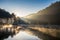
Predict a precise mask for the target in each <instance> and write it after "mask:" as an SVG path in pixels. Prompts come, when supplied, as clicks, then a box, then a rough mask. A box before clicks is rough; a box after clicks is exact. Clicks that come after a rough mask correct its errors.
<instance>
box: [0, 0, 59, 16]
mask: <svg viewBox="0 0 60 40" xmlns="http://www.w3.org/2000/svg"><path fill="white" fill-rule="evenodd" d="M56 1H59V0H0V8H2V9H5V10H6V11H9V12H10V13H15V15H17V16H20V17H24V16H26V15H29V14H31V13H36V12H38V11H39V10H42V9H44V8H46V7H48V6H49V5H51V4H52V3H54V2H56Z"/></svg>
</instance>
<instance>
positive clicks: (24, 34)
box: [5, 31, 40, 40]
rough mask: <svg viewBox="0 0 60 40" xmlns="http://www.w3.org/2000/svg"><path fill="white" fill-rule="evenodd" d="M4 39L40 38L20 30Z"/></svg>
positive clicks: (25, 39) (35, 39)
mask: <svg viewBox="0 0 60 40" xmlns="http://www.w3.org/2000/svg"><path fill="white" fill-rule="evenodd" d="M5 40H40V39H39V38H38V37H36V36H32V35H30V34H27V33H26V32H25V31H20V32H19V33H18V34H17V35H15V36H14V37H13V38H11V37H9V38H8V39H5Z"/></svg>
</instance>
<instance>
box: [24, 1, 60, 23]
mask: <svg viewBox="0 0 60 40" xmlns="http://www.w3.org/2000/svg"><path fill="white" fill-rule="evenodd" d="M59 17H60V1H59V2H56V3H53V4H51V5H50V6H49V7H47V8H45V9H43V10H41V11H38V12H37V13H35V14H31V15H28V16H26V17H24V18H25V19H28V20H30V22H31V23H33V24H34V23H35V24H60V18H59Z"/></svg>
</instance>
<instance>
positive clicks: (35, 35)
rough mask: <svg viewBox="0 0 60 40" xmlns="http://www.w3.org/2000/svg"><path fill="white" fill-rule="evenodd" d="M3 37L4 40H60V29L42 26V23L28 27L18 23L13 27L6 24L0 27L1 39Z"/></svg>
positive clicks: (0, 39) (1, 39)
mask: <svg viewBox="0 0 60 40" xmlns="http://www.w3.org/2000/svg"><path fill="white" fill-rule="evenodd" d="M10 26H11V25H10ZM57 27H58V26H57ZM16 34H17V35H16ZM11 36H12V37H11ZM6 38H7V39H6ZM3 39H4V40H60V29H58V28H52V27H51V28H48V27H41V25H40V26H28V27H21V26H16V25H15V26H13V27H6V26H4V27H1V28H0V40H3Z"/></svg>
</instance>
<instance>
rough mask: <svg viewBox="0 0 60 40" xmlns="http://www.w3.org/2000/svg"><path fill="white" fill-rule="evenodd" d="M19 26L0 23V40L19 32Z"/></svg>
mask: <svg viewBox="0 0 60 40" xmlns="http://www.w3.org/2000/svg"><path fill="white" fill-rule="evenodd" d="M19 31H20V27H18V26H13V25H4V26H3V25H0V40H4V39H6V38H8V37H9V36H11V37H13V36H14V35H16V34H17V33H19Z"/></svg>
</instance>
